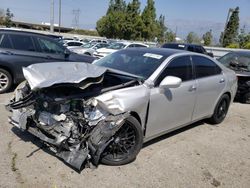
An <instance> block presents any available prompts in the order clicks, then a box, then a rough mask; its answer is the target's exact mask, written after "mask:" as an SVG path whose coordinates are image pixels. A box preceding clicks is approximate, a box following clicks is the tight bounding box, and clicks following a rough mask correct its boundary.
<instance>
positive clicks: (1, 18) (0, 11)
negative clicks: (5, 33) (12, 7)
mask: <svg viewBox="0 0 250 188" xmlns="http://www.w3.org/2000/svg"><path fill="white" fill-rule="evenodd" d="M4 17H5V15H4V10H3V9H0V25H3V24H4Z"/></svg>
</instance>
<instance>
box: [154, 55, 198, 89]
mask: <svg viewBox="0 0 250 188" xmlns="http://www.w3.org/2000/svg"><path fill="white" fill-rule="evenodd" d="M166 76H176V77H179V78H181V79H182V81H183V82H185V81H189V80H192V79H193V73H192V63H191V60H190V56H182V57H177V58H175V59H173V60H172V61H171V62H170V63H169V64H168V65H167V67H166V68H165V69H164V71H163V72H162V73H161V75H160V76H159V78H158V79H157V81H156V85H159V84H160V82H161V81H162V80H163V79H164V78H165V77H166Z"/></svg>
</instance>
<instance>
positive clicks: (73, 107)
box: [7, 48, 237, 169]
mask: <svg viewBox="0 0 250 188" xmlns="http://www.w3.org/2000/svg"><path fill="white" fill-rule="evenodd" d="M23 73H24V76H25V78H26V80H27V81H26V82H25V83H22V84H21V85H20V86H19V87H18V88H17V89H16V91H15V96H14V98H13V99H12V100H11V102H10V104H9V105H8V106H7V108H8V109H11V111H12V113H13V114H12V117H11V118H10V122H11V123H12V124H13V125H15V126H17V127H18V128H20V129H22V130H26V131H28V132H30V133H31V134H33V135H35V136H36V137H38V138H40V139H41V140H42V141H44V142H45V143H46V144H48V145H49V146H50V148H53V149H52V151H54V152H55V155H57V156H58V157H59V158H61V159H63V160H64V161H65V162H67V163H69V164H70V165H71V166H73V167H74V168H78V169H80V168H81V167H82V165H83V164H89V163H93V164H94V165H98V163H99V162H102V163H104V164H109V165H122V164H126V163H129V162H131V161H133V160H134V159H135V158H136V155H137V154H138V153H139V151H140V149H141V147H142V144H143V142H146V141H148V140H150V139H153V138H155V137H157V136H160V135H162V134H165V133H168V132H170V131H173V130H176V129H178V128H181V127H184V126H186V125H189V124H191V123H194V122H196V121H199V120H202V119H208V120H209V121H210V122H211V123H212V124H218V123H221V122H222V121H223V120H224V118H225V117H226V114H227V111H228V108H229V105H230V103H231V102H232V101H233V99H234V96H235V93H236V88H237V79H236V76H235V73H234V72H233V71H231V70H229V69H227V68H226V67H224V66H223V65H221V64H220V63H218V62H217V61H216V60H214V59H212V58H210V57H208V56H205V55H201V54H196V53H192V52H184V51H178V50H170V49H150V48H141V49H139V48H138V49H126V50H121V51H118V52H115V53H113V54H111V55H109V56H106V57H104V58H103V59H100V60H98V61H97V62H95V63H94V64H85V63H74V62H71V63H68V62H66V63H64V62H59V63H50V64H46V63H43V64H34V65H31V66H29V67H27V68H23Z"/></svg>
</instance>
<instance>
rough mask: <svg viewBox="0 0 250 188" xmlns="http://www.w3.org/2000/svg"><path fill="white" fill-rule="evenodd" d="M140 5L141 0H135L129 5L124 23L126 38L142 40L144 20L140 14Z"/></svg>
mask: <svg viewBox="0 0 250 188" xmlns="http://www.w3.org/2000/svg"><path fill="white" fill-rule="evenodd" d="M140 5H141V3H140V2H139V0H133V1H132V2H130V3H128V5H127V9H126V16H125V23H124V25H125V26H124V39H128V40H140V39H141V38H142V36H141V33H142V30H143V22H142V19H141V16H140Z"/></svg>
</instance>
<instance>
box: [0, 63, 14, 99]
mask: <svg viewBox="0 0 250 188" xmlns="http://www.w3.org/2000/svg"><path fill="white" fill-rule="evenodd" d="M11 86H12V76H11V74H10V73H9V72H8V71H6V70H5V69H2V68H0V94H1V93H5V92H6V91H8V90H9V89H10V88H11Z"/></svg>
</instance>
